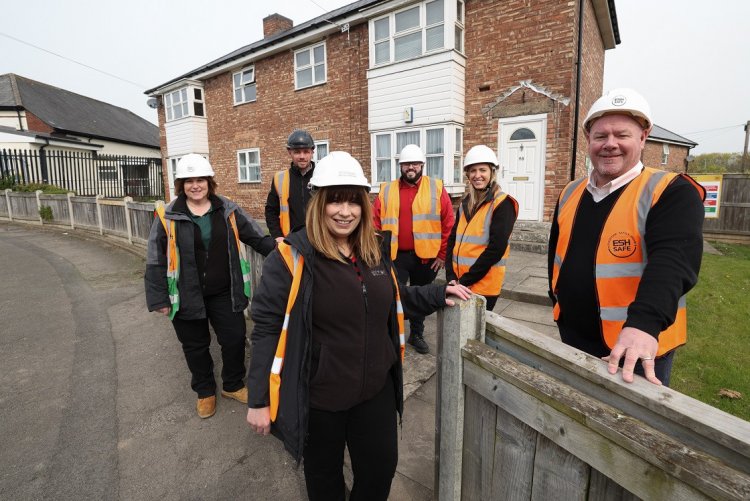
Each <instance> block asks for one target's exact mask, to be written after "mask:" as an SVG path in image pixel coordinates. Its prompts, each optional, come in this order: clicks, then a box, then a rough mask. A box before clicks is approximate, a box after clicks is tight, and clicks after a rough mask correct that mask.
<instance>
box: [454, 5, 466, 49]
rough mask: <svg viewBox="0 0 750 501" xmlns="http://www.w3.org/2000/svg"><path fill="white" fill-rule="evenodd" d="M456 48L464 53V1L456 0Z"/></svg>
mask: <svg viewBox="0 0 750 501" xmlns="http://www.w3.org/2000/svg"><path fill="white" fill-rule="evenodd" d="M453 46H454V48H455V49H456V50H457V51H458V52H461V53H463V51H464V2H463V0H456V28H455V41H454V45H453Z"/></svg>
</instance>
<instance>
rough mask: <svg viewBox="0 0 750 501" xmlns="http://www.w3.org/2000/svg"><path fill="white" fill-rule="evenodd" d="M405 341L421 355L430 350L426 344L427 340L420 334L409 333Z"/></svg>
mask: <svg viewBox="0 0 750 501" xmlns="http://www.w3.org/2000/svg"><path fill="white" fill-rule="evenodd" d="M407 343H409V344H410V345H412V346H413V347H414V349H415V350H417V353H419V354H421V355H424V354H425V353H429V352H430V347H429V346H427V341H425V340H424V338H423V337H422V336H417V335H414V334H409V340H408V341H407Z"/></svg>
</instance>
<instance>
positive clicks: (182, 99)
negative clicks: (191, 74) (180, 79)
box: [164, 87, 188, 121]
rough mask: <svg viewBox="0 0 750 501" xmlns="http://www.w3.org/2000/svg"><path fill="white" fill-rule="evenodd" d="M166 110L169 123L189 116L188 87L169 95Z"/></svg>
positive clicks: (166, 100)
mask: <svg viewBox="0 0 750 501" xmlns="http://www.w3.org/2000/svg"><path fill="white" fill-rule="evenodd" d="M164 108H165V109H166V110H167V121H170V120H179V119H180V118H182V117H186V116H188V99H187V87H185V88H182V89H177V90H176V91H174V92H170V93H169V94H167V95H166V97H165V102H164Z"/></svg>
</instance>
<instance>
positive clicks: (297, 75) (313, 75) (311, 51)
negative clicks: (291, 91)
mask: <svg viewBox="0 0 750 501" xmlns="http://www.w3.org/2000/svg"><path fill="white" fill-rule="evenodd" d="M325 82H326V44H325V42H323V43H320V44H317V45H312V46H310V47H306V48H304V49H302V50H298V51H297V52H295V53H294V88H295V89H298V90H299V89H304V88H306V87H312V86H313V85H320V84H324V83H325Z"/></svg>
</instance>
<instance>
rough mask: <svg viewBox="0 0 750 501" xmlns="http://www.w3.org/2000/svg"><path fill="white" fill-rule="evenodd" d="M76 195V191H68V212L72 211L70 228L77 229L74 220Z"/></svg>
mask: <svg viewBox="0 0 750 501" xmlns="http://www.w3.org/2000/svg"><path fill="white" fill-rule="evenodd" d="M74 196H75V193H72V192H70V191H69V192H68V212H70V229H71V230H75V229H76V225H75V221H74V220H73V197H74Z"/></svg>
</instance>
